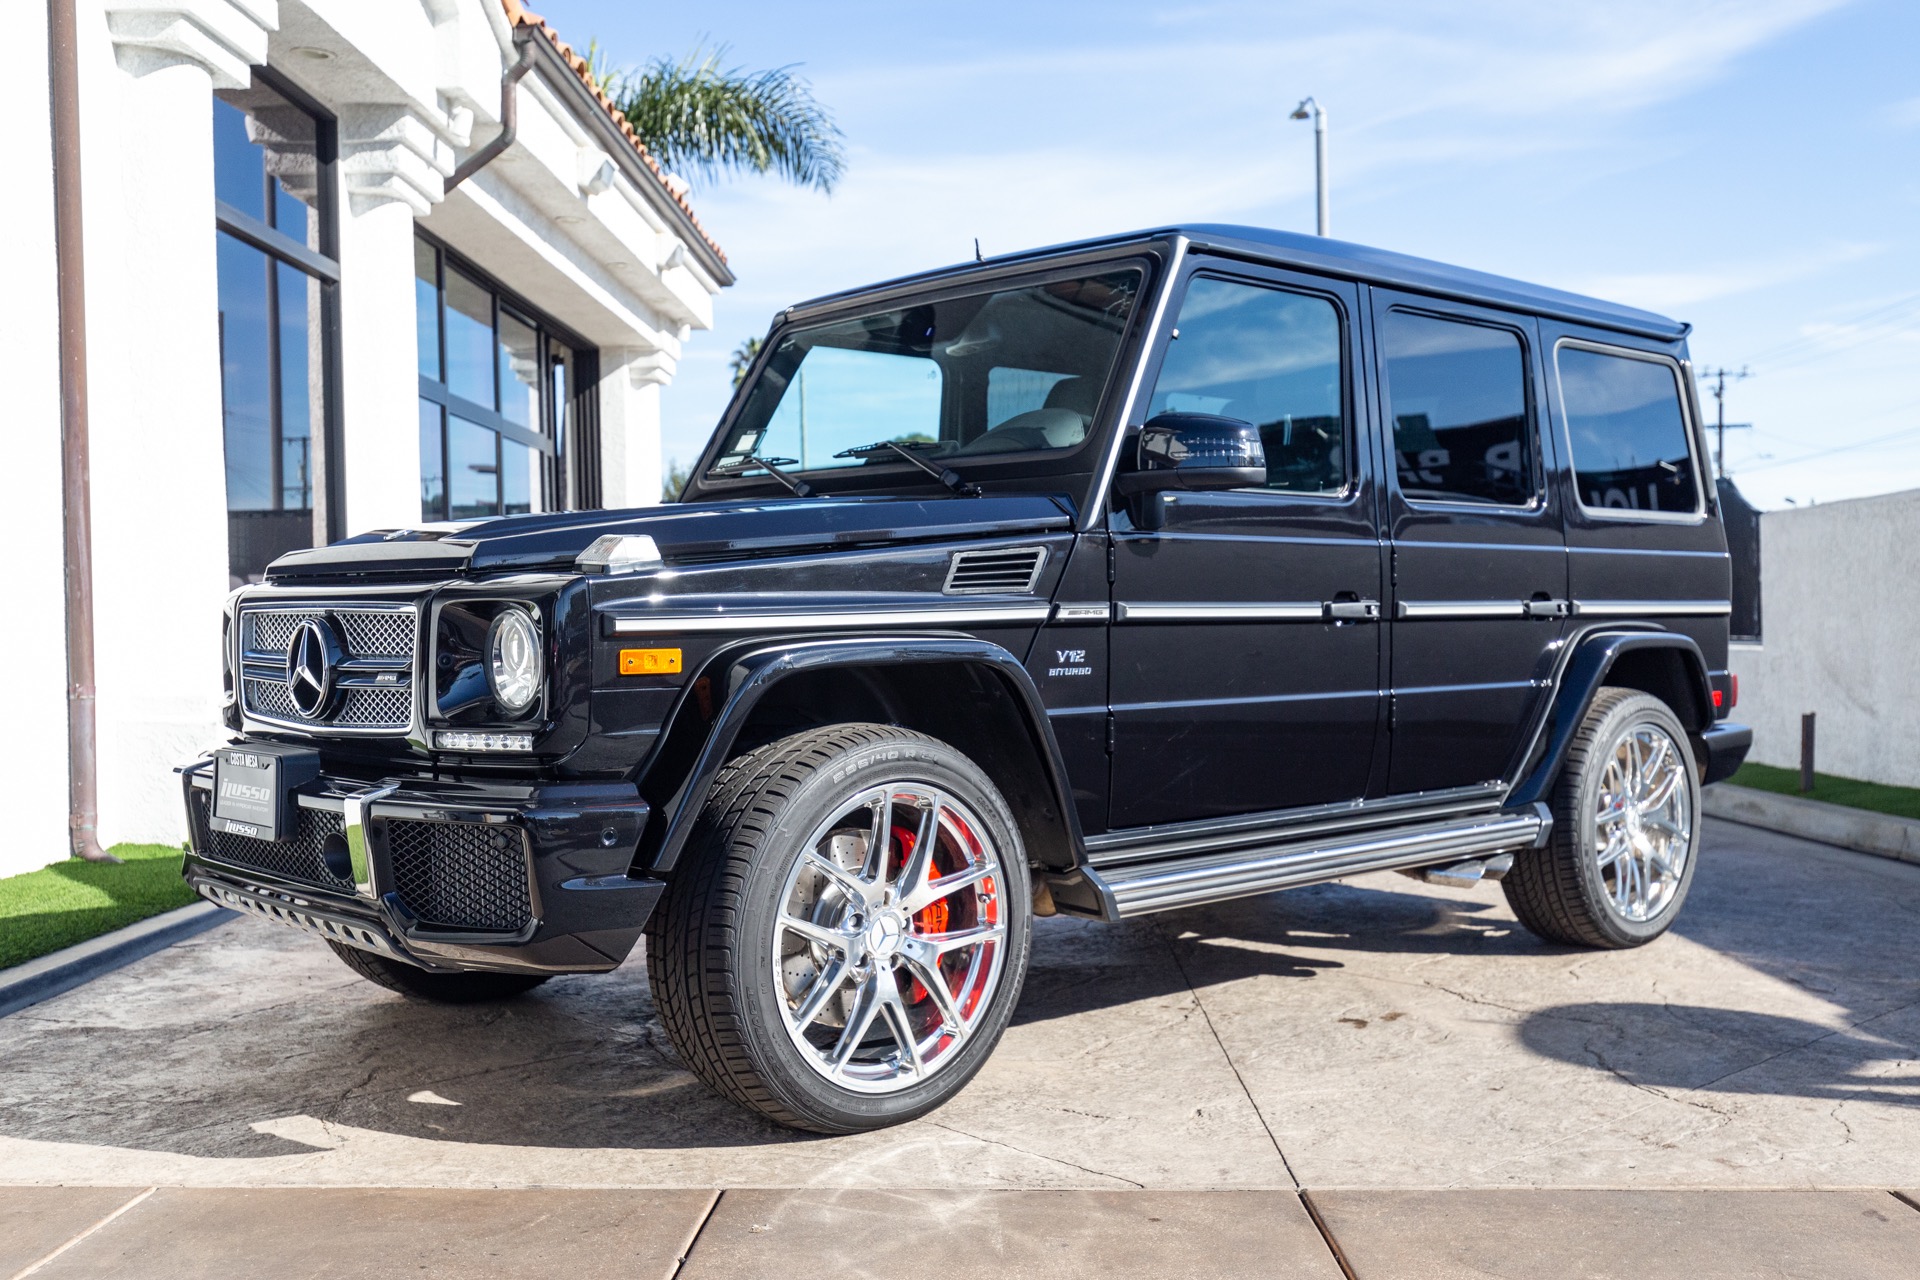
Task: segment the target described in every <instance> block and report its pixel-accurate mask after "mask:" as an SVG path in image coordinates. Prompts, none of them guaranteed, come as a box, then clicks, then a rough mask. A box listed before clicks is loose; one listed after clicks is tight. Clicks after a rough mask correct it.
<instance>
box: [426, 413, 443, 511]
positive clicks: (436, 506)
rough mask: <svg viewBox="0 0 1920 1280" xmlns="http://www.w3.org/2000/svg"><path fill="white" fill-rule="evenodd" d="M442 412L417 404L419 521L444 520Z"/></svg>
mask: <svg viewBox="0 0 1920 1280" xmlns="http://www.w3.org/2000/svg"><path fill="white" fill-rule="evenodd" d="M444 417H445V410H443V409H441V407H440V406H439V405H437V404H435V403H433V401H431V400H422V401H421V402H420V518H421V519H423V520H445V519H446V518H447V448H446V439H445V437H444V436H443V434H442V431H443V428H444V426H445V423H444Z"/></svg>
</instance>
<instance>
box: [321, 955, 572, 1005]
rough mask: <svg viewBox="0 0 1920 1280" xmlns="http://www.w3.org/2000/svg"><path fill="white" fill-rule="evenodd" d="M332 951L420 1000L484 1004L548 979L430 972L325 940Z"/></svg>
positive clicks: (355, 967)
mask: <svg viewBox="0 0 1920 1280" xmlns="http://www.w3.org/2000/svg"><path fill="white" fill-rule="evenodd" d="M327 945H328V946H330V947H332V948H333V954H335V955H337V956H339V957H340V959H341V961H342V962H343V963H344V964H345V965H346V966H347V968H349V969H351V970H353V971H354V972H355V973H357V974H359V975H360V976H361V977H363V978H365V979H366V980H367V981H368V982H371V983H375V984H377V985H379V986H382V987H385V988H386V989H387V990H389V991H397V992H399V993H400V994H401V995H403V996H405V997H406V998H407V999H409V1000H418V1001H420V1002H422V1003H423V1004H484V1003H486V1002H487V1001H489V1000H511V999H512V998H513V997H514V996H518V995H524V994H526V993H527V992H529V991H531V990H533V989H534V988H535V987H537V986H539V985H540V984H541V983H543V982H545V981H546V980H547V977H548V975H547V974H544V973H429V972H427V971H426V970H425V969H417V968H415V967H414V966H413V965H410V964H403V963H402V962H400V961H398V960H389V959H387V958H386V957H385V956H377V955H374V954H373V953H372V952H371V951H362V950H360V949H359V948H358V947H349V946H346V945H344V944H342V943H338V942H334V941H332V940H328V942H327Z"/></svg>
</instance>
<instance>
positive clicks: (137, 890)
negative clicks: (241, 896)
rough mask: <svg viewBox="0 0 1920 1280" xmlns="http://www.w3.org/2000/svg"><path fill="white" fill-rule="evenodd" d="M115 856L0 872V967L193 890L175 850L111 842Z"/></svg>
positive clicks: (185, 898)
mask: <svg viewBox="0 0 1920 1280" xmlns="http://www.w3.org/2000/svg"><path fill="white" fill-rule="evenodd" d="M109 852H110V853H112V854H113V856H114V857H116V858H119V859H120V860H121V861H120V864H119V865H117V866H116V865H115V864H113V863H111V862H83V861H82V860H80V859H79V858H69V859H67V860H66V861H65V862H56V863H54V864H53V865H52V866H50V867H45V868H42V869H41V870H39V871H29V872H27V873H26V874H25V875H18V876H7V877H6V878H5V879H0V969H5V968H7V967H8V966H10V965H16V964H22V963H24V962H25V961H28V960H31V959H33V958H34V957H36V956H43V955H46V954H47V953H48V952H49V951H58V950H60V948H62V947H70V946H72V945H73V944H74V943H76V942H85V941H86V940H87V939H88V938H92V937H96V936H98V935H100V934H103V933H107V932H109V931H111V930H114V929H119V928H122V927H123V926H125V925H130V924H132V923H133V922H134V921H136V920H144V919H146V918H147V917H148V916H155V915H159V914H160V913H161V912H162V911H171V910H173V909H174V908H175V907H184V906H186V905H187V904H188V903H189V902H192V901H194V900H195V898H196V897H197V896H198V895H197V894H195V893H194V892H193V891H192V890H191V889H189V888H187V885H186V882H185V881H184V880H182V879H181V878H180V850H179V848H178V847H177V846H174V845H164V844H117V845H115V846H114V847H113V848H112V849H111V850H109Z"/></svg>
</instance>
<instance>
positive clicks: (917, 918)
mask: <svg viewBox="0 0 1920 1280" xmlns="http://www.w3.org/2000/svg"><path fill="white" fill-rule="evenodd" d="M893 838H894V840H895V841H897V842H898V843H899V845H900V865H901V866H902V867H904V866H906V865H907V863H908V862H909V861H911V860H912V858H913V846H914V834H913V832H911V831H909V830H907V829H906V828H905V827H895V828H894V829H893ZM933 874H934V875H936V876H937V875H939V874H940V868H939V867H938V866H935V867H934V868H933ZM947 918H948V916H947V900H946V899H945V898H941V899H939V900H938V901H935V902H931V903H929V904H927V906H925V907H923V908H922V909H920V910H919V911H916V912H914V914H913V931H914V932H915V933H918V934H929V933H945V932H946V931H947ZM926 998H927V988H926V986H925V984H923V983H922V982H921V981H920V979H918V978H915V979H914V980H913V986H912V988H911V989H910V990H909V991H908V992H907V1003H908V1004H918V1003H919V1002H920V1001H922V1000H924V999H926Z"/></svg>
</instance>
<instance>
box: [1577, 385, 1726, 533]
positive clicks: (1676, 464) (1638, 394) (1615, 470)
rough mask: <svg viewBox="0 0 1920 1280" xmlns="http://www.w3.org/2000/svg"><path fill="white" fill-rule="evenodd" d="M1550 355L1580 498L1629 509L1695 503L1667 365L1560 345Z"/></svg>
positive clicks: (1685, 508)
mask: <svg viewBox="0 0 1920 1280" xmlns="http://www.w3.org/2000/svg"><path fill="white" fill-rule="evenodd" d="M1557 363H1558V365H1559V369H1560V394H1561V396H1562V398H1563V399H1564V400H1565V401H1566V413H1567V434H1568V435H1569V436H1571V437H1572V440H1573V473H1574V483H1575V485H1576V487H1577V488H1578V490H1579V493H1580V501H1581V502H1582V503H1584V504H1586V505H1587V506H1589V507H1593V508H1603V507H1615V508H1624V509H1626V510H1630V511H1669V512H1686V513H1692V512H1694V511H1697V510H1699V508H1700V491H1699V487H1698V484H1697V483H1696V481H1695V479H1694V466H1693V457H1692V453H1691V451H1690V450H1689V449H1688V448H1687V420H1686V417H1685V415H1683V414H1682V413H1681V411H1680V384H1679V381H1678V380H1677V379H1676V378H1675V376H1674V372H1673V367H1672V366H1671V365H1668V364H1666V363H1665V362H1663V361H1655V360H1635V359H1632V358H1630V357H1627V356H1614V355H1607V354H1605V353H1603V352H1599V351H1588V350H1585V349H1583V348H1580V347H1562V348H1561V349H1560V352H1559V356H1558V358H1557Z"/></svg>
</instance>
